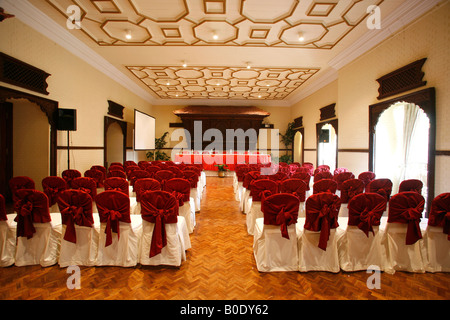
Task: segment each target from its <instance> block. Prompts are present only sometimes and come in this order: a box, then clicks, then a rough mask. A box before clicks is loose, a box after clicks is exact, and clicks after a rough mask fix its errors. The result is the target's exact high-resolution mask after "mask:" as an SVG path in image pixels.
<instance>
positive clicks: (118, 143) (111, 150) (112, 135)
mask: <svg viewBox="0 0 450 320" xmlns="http://www.w3.org/2000/svg"><path fill="white" fill-rule="evenodd" d="M103 137H104V166H105V167H106V168H108V167H109V164H110V163H112V162H121V163H123V162H125V159H126V148H127V123H126V122H125V121H120V120H117V119H114V118H110V117H105V127H104V135H103Z"/></svg>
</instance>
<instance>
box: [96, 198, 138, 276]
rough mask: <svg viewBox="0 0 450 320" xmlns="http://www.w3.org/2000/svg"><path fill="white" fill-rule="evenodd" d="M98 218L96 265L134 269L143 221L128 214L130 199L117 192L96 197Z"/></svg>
mask: <svg viewBox="0 0 450 320" xmlns="http://www.w3.org/2000/svg"><path fill="white" fill-rule="evenodd" d="M95 201H96V203H97V208H98V216H99V219H100V229H99V242H98V254H97V259H96V262H95V264H96V265H97V266H120V267H133V266H135V265H136V264H137V263H138V262H139V243H140V238H141V234H142V218H141V217H140V216H139V215H130V198H129V197H127V196H126V195H125V194H123V193H122V192H120V191H104V192H102V193H99V194H98V195H97V196H96V197H95Z"/></svg>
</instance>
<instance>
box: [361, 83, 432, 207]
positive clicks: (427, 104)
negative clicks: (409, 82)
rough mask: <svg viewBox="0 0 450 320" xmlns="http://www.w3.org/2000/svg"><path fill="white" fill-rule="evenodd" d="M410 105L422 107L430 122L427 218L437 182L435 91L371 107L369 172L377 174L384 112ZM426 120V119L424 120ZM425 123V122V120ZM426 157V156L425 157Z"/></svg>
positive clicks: (423, 92) (426, 189)
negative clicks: (378, 135) (379, 131)
mask: <svg viewBox="0 0 450 320" xmlns="http://www.w3.org/2000/svg"><path fill="white" fill-rule="evenodd" d="M399 102H401V103H408V104H414V105H416V106H420V109H421V110H423V112H424V113H425V115H426V117H427V119H428V122H429V129H428V144H427V145H428V147H427V150H426V151H425V153H426V154H427V158H428V163H427V170H426V171H427V173H426V175H427V179H426V185H425V186H424V187H425V188H424V190H425V191H426V194H424V192H423V195H424V197H425V198H426V199H427V206H426V208H427V209H428V210H427V211H426V216H428V212H429V206H430V204H431V200H432V199H433V198H434V181H435V150H436V95H435V89H434V88H429V89H425V90H421V91H417V92H414V93H411V94H408V95H405V96H402V97H398V98H395V99H392V100H388V101H384V102H381V103H378V104H374V105H371V106H369V133H370V134H369V170H370V171H374V172H375V170H376V169H375V167H376V163H375V161H376V154H375V153H376V141H375V140H376V126H377V124H378V122H379V119H380V117H381V115H382V114H383V112H384V111H385V110H387V109H389V108H390V107H391V106H393V105H395V104H397V103H399ZM423 119H425V118H423ZM424 121H425V120H424ZM422 152H423V151H422ZM423 156H424V155H423Z"/></svg>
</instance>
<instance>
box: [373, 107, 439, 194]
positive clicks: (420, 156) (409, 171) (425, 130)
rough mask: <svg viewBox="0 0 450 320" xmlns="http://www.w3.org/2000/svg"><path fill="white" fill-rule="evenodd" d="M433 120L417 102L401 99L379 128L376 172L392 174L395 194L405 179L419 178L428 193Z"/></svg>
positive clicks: (387, 176) (376, 142) (376, 134)
mask: <svg viewBox="0 0 450 320" xmlns="http://www.w3.org/2000/svg"><path fill="white" fill-rule="evenodd" d="M429 127H430V122H429V119H428V117H427V116H426V114H425V113H424V111H423V110H422V109H421V108H420V107H419V106H416V105H415V104H410V103H405V102H399V103H396V104H394V105H392V106H391V107H390V108H388V109H387V110H385V111H384V112H383V113H382V114H381V116H380V119H379V121H378V124H377V126H376V129H375V173H376V175H377V177H379V178H389V179H391V180H392V183H393V190H392V192H393V194H394V193H397V192H398V187H399V185H400V183H401V182H402V181H403V180H406V179H419V180H421V181H422V182H423V185H424V187H425V188H424V190H423V192H422V194H423V195H424V196H425V195H426V194H427V192H426V191H427V190H426V186H427V172H428V135H429Z"/></svg>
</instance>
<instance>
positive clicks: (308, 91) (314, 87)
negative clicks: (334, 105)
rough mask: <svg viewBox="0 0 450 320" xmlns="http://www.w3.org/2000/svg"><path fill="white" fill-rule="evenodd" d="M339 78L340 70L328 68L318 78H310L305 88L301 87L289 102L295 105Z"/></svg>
mask: <svg viewBox="0 0 450 320" xmlns="http://www.w3.org/2000/svg"><path fill="white" fill-rule="evenodd" d="M313 77H314V76H313ZM337 79H338V72H337V71H336V70H335V69H332V68H330V69H328V70H326V71H324V72H323V73H322V74H320V75H319V76H318V77H317V78H316V79H312V80H309V81H310V82H309V81H308V82H307V83H309V84H308V85H307V86H306V87H305V88H303V89H300V92H299V93H298V94H297V95H295V96H294V97H293V98H291V99H289V100H288V103H289V104H290V105H291V106H293V105H294V104H296V103H297V102H299V101H301V100H303V99H305V98H307V97H309V96H310V95H312V94H313V93H314V92H316V91H318V90H320V89H322V88H323V87H325V86H327V85H329V84H330V83H332V82H333V81H336V80H337Z"/></svg>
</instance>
